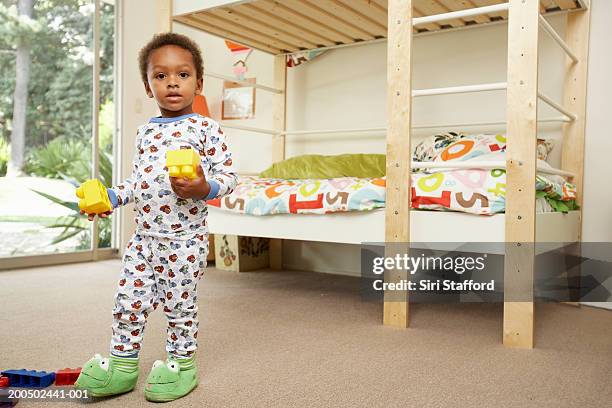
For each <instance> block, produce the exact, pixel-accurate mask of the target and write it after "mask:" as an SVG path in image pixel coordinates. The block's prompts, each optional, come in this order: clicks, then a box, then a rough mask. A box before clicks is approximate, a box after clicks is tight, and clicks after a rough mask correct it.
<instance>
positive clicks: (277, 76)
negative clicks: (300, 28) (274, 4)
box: [270, 55, 287, 270]
mask: <svg viewBox="0 0 612 408" xmlns="http://www.w3.org/2000/svg"><path fill="white" fill-rule="evenodd" d="M274 88H276V89H281V90H282V91H283V93H281V94H274V113H273V115H274V117H273V121H274V123H273V129H274V130H277V131H284V130H286V125H287V62H286V57H285V56H284V55H276V56H275V57H274ZM284 159H285V135H274V136H273V137H272V163H276V162H279V161H281V160H284ZM282 266H283V241H282V240H280V239H270V268H272V269H276V270H279V269H282Z"/></svg>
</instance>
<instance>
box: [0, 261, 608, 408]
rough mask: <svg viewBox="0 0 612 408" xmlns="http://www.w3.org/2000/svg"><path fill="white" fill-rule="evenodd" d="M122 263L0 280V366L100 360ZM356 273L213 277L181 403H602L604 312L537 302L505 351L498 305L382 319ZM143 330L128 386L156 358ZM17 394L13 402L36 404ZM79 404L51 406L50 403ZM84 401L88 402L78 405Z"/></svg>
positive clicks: (124, 403)
mask: <svg viewBox="0 0 612 408" xmlns="http://www.w3.org/2000/svg"><path fill="white" fill-rule="evenodd" d="M119 267H120V263H119V261H116V260H112V261H103V262H97V263H86V264H76V265H68V266H57V267H47V268H38V269H31V270H17V271H7V272H0V299H2V300H1V308H2V312H1V313H0V368H1V369H8V368H22V367H24V368H28V369H38V370H55V369H59V368H64V367H76V366H79V365H81V364H82V363H83V362H84V361H86V360H87V359H88V358H90V357H91V355H92V354H93V353H94V352H103V353H106V352H107V350H108V341H109V335H110V321H111V314H110V310H111V306H112V303H113V291H114V287H115V281H116V276H117V274H118V270H119ZM358 287H359V281H358V279H355V278H348V277H341V276H331V275H324V274H315V273H307V272H257V273H247V274H235V273H230V272H224V271H219V270H215V269H210V270H208V271H207V273H206V275H205V277H204V278H203V280H202V281H201V284H200V289H199V291H200V310H201V323H200V337H199V340H200V351H199V354H198V362H199V365H200V372H201V382H200V385H199V387H198V388H197V389H196V390H195V391H194V392H193V393H192V394H190V395H189V396H188V397H186V398H184V399H182V400H179V401H177V402H175V403H171V404H169V406H177V407H179V406H180V407H183V406H184V407H361V406H363V407H400V406H402V407H512V408H517V407H555V408H559V407H610V406H611V405H612V380H611V376H610V374H611V373H612V313H611V312H610V311H606V310H600V309H593V308H588V307H582V308H574V307H570V306H564V305H556V304H542V305H538V307H537V311H536V317H537V319H536V325H537V327H536V341H537V348H536V349H534V350H530V351H525V350H512V349H507V348H504V347H503V346H502V345H501V343H500V332H501V323H502V314H501V306H500V305H482V304H465V305H414V306H413V307H412V309H411V310H412V324H411V327H410V328H409V329H407V330H400V329H392V328H388V327H383V326H382V325H381V311H382V307H381V305H380V304H376V303H365V302H362V301H361V300H360V297H359V292H358ZM164 338H165V324H164V316H163V314H162V313H161V311H159V310H158V311H157V312H156V313H154V314H153V315H152V316H151V317H150V319H149V323H148V326H147V330H146V334H145V340H144V348H143V350H142V353H141V357H142V359H141V368H142V372H143V375H142V376H141V378H140V381H139V386H138V388H137V390H136V391H134V392H132V393H129V394H126V395H123V396H119V397H115V398H110V399H105V400H102V401H96V402H94V403H93V405H96V406H98V405H99V406H104V407H107V406H108V407H137V406H144V405H147V406H150V404H149V403H147V402H146V401H145V400H144V397H143V394H142V391H141V390H142V385H143V381H144V379H145V377H146V374H147V373H148V371H149V369H150V366H151V364H152V363H153V361H154V360H155V359H158V358H160V357H163V355H164ZM37 405H40V404H34V403H32V402H28V401H25V400H22V401H21V402H20V403H19V405H18V406H24V407H25V406H37ZM66 405H71V406H73V405H77V404H67V403H60V404H58V403H49V404H48V406H52V407H59V406H66ZM88 405H89V404H88Z"/></svg>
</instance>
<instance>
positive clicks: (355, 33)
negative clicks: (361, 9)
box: [282, 0, 374, 42]
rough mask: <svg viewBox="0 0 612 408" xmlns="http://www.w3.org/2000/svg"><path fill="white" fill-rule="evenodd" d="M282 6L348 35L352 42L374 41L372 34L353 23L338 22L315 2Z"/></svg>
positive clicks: (290, 1)
mask: <svg viewBox="0 0 612 408" xmlns="http://www.w3.org/2000/svg"><path fill="white" fill-rule="evenodd" d="M282 5H283V6H284V7H287V8H289V9H292V10H294V11H297V12H299V13H300V14H302V15H306V16H309V17H311V18H313V19H314V20H316V21H320V22H321V23H323V24H325V25H326V26H327V27H333V28H335V29H336V30H340V31H342V32H344V33H345V34H346V35H348V36H350V37H351V38H352V41H354V40H372V39H374V35H373V34H372V33H369V32H367V31H365V30H363V29H361V28H359V27H357V26H355V25H354V24H352V23H347V22H345V21H343V20H338V19H337V18H335V16H333V15H332V14H330V13H328V12H327V11H325V10H323V9H321V8H320V7H318V6H317V5H316V4H315V3H314V2H313V3H311V2H305V1H304V0H283V2H282ZM352 41H351V42H352Z"/></svg>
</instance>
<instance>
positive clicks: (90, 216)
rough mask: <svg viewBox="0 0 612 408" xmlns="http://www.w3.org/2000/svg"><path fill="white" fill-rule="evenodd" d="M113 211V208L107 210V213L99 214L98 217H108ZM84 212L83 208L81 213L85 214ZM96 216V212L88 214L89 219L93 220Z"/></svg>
mask: <svg viewBox="0 0 612 408" xmlns="http://www.w3.org/2000/svg"><path fill="white" fill-rule="evenodd" d="M112 213H113V210H110V211H107V212H105V213H102V214H98V217H100V218H107V217H108V216H109V215H111V214H112ZM83 214H85V211H83V210H81V215H83ZM95 217H96V214H87V219H88V220H89V221H93V220H94V218H95Z"/></svg>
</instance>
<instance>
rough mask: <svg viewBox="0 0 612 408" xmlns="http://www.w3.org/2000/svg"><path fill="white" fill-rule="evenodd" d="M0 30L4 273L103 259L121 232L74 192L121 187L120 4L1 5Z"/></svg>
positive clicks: (65, 0)
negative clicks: (117, 103) (117, 183)
mask: <svg viewBox="0 0 612 408" xmlns="http://www.w3.org/2000/svg"><path fill="white" fill-rule="evenodd" d="M0 26H1V27H2V28H1V29H0V30H2V31H3V33H2V34H3V35H2V36H0V69H1V72H3V73H4V75H2V77H1V78H0V269H5V268H8V267H23V266H33V265H40V264H46V263H60V262H69V261H75V260H87V259H94V258H95V257H98V248H100V249H102V248H108V249H109V250H110V248H111V246H112V245H111V244H112V242H111V237H112V235H113V234H112V225H111V222H110V220H103V221H100V222H98V223H96V224H97V225H96V224H94V223H90V222H88V221H87V219H86V218H85V217H82V216H80V215H79V212H78V205H77V198H76V196H75V188H76V186H78V185H79V184H80V183H82V182H84V181H85V180H87V179H90V178H93V177H97V178H99V179H100V180H101V181H102V182H103V183H105V184H106V185H111V184H112V167H113V166H112V162H113V160H112V151H113V139H114V133H115V132H114V129H115V118H114V112H115V111H114V92H113V89H114V77H115V76H114V60H115V58H114V48H115V5H114V1H110V0H0ZM60 255H61V256H60ZM71 255H72V256H71Z"/></svg>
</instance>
